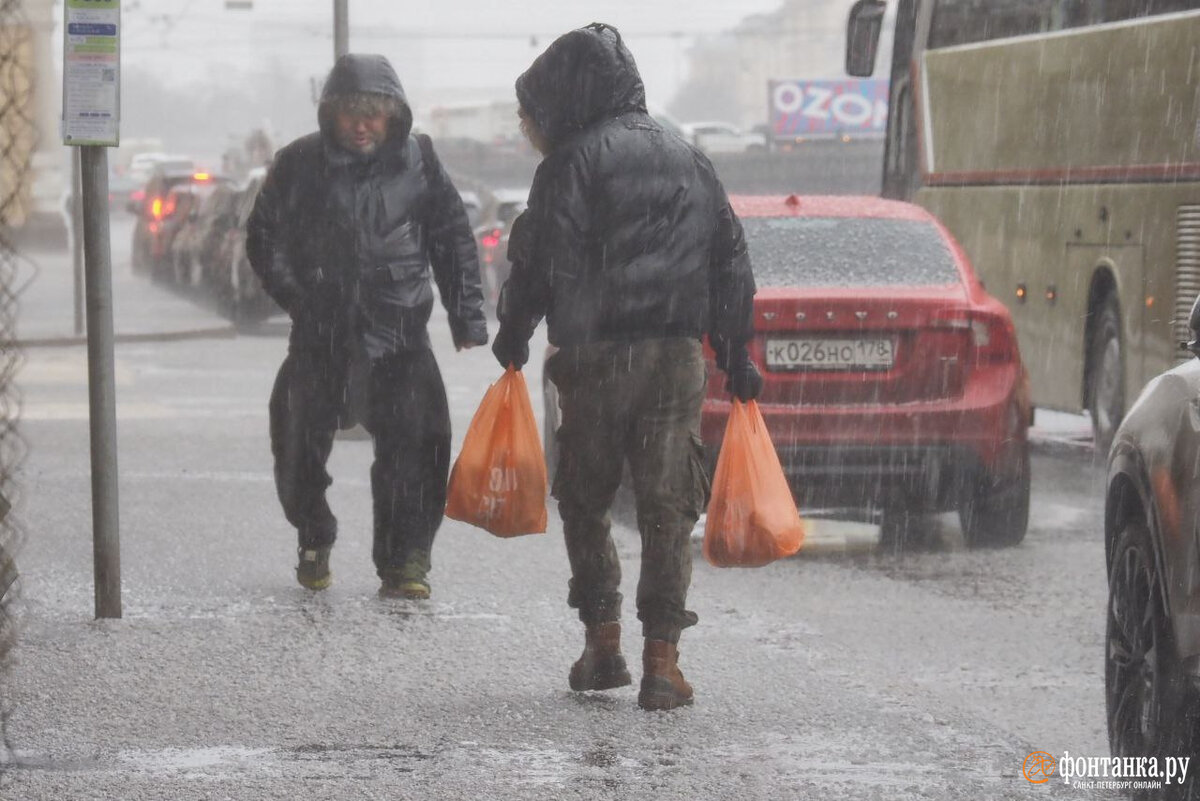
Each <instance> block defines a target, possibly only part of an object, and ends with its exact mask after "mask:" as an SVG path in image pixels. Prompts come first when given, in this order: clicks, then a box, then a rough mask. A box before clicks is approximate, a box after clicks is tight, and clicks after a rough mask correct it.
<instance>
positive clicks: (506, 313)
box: [496, 154, 589, 342]
mask: <svg viewBox="0 0 1200 801" xmlns="http://www.w3.org/2000/svg"><path fill="white" fill-rule="evenodd" d="M586 185H587V179H586V176H585V174H584V170H583V168H582V161H581V160H580V159H575V160H574V161H572V162H571V163H565V164H564V163H563V161H562V157H561V156H560V155H556V154H552V155H551V156H549V157H547V158H546V159H544V160H543V161H542V163H541V164H539V165H538V169H537V172H536V173H535V174H534V177H533V186H532V188H531V189H530V190H529V206H528V208H526V210H525V211H524V212H522V213H521V216H519V217H517V219H516V220H514V221H513V227H512V231H511V232H510V233H509V238H508V261H509V263H510V264H511V265H512V269H511V271H510V272H509V275H508V280H507V281H505V282H504V287H503V288H502V289H501V290H500V301H499V303H498V304H497V308H496V316H497V318H499V320H500V326H501V328H502V329H504V330H505V332H506V334H507V335H509V336H514V337H519V338H520V340H521V341H522V342H527V341H529V338H530V337H531V336H533V331H534V329H535V328H537V325H538V323H539V322H541V319H542V318H543V317H545V316H546V315H547V314H548V313H549V312H550V302H551V297H552V292H553V290H552V288H551V284H550V282H551V278H552V275H553V274H554V273H558V274H559V275H560V276H579V275H581V274H582V273H583V272H584V270H583V267H582V265H579V264H576V263H574V261H573V260H575V259H579V258H582V254H583V253H584V252H585V251H586V248H585V244H584V243H585V240H586V237H587V232H588V230H589V217H588V211H587V203H586V201H585V198H586ZM566 280H571V279H570V278H568V279H566Z"/></svg>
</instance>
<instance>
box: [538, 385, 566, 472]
mask: <svg viewBox="0 0 1200 801" xmlns="http://www.w3.org/2000/svg"><path fill="white" fill-rule="evenodd" d="M542 405H543V411H544V414H543V416H542V448H543V450H544V452H545V454H546V481H547V483H548V484H550V483H553V482H554V473H555V470H557V468H558V426H559V424H560V423H561V422H562V420H561V417H562V414H561V412H560V411H559V408H558V388H557V387H555V386H554V382H552V381H551V380H550V379H549V378H547V377H545V376H542Z"/></svg>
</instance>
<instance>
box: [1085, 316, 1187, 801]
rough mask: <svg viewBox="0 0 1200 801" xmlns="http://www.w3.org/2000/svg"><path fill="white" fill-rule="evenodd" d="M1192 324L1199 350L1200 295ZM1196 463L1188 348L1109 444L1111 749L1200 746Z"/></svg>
mask: <svg viewBox="0 0 1200 801" xmlns="http://www.w3.org/2000/svg"><path fill="white" fill-rule="evenodd" d="M1190 326H1191V331H1192V341H1191V342H1189V343H1188V349H1189V350H1191V351H1192V353H1193V354H1197V355H1200V344H1198V343H1197V340H1198V339H1200V299H1197V302H1196V303H1195V305H1193V306H1192V313H1191V319H1190ZM1198 466H1200V361H1198V360H1197V359H1195V358H1192V359H1189V360H1188V361H1186V362H1185V363H1183V364H1180V365H1179V366H1177V367H1175V368H1174V369H1172V370H1168V371H1166V372H1165V373H1162V374H1161V375H1159V376H1158V377H1157V378H1154V379H1152V380H1151V381H1150V383H1149V384H1147V385H1146V387H1145V389H1143V390H1142V393H1141V395H1140V396H1139V397H1138V399H1137V401H1136V402H1135V403H1134V404H1133V407H1132V408H1131V409H1130V410H1129V413H1128V414H1127V415H1126V416H1125V419H1124V421H1123V422H1122V423H1121V425H1120V427H1119V428H1118V429H1117V431H1116V434H1115V436H1114V438H1113V444H1112V448H1111V449H1110V451H1109V454H1108V473H1107V480H1106V484H1105V487H1106V494H1105V504H1104V543H1105V556H1106V560H1107V565H1108V588H1109V590H1108V591H1109V600H1108V607H1107V615H1106V616H1107V634H1106V648H1105V651H1106V660H1105V662H1106V664H1105V671H1104V673H1105V696H1106V701H1107V715H1108V738H1109V745H1110V748H1111V750H1112V754H1113V755H1114V756H1120V757H1139V756H1146V757H1159V758H1160V762H1161V761H1162V758H1163V757H1190V756H1197V738H1196V733H1197V728H1196V727H1197V721H1198V719H1200V540H1198V539H1197V530H1198V529H1197V522H1196V521H1197V520H1200V481H1198V480H1197V469H1198ZM1193 761H1194V760H1193ZM1171 789H1175V790H1176V791H1178V790H1180V789H1181V788H1178V787H1176V788H1166V787H1164V791H1163V794H1162V796H1161V797H1164V798H1167V797H1170V798H1175V797H1178V796H1177V795H1168V794H1167V793H1168V791H1169V790H1171ZM1154 797H1156V798H1158V797H1160V796H1159V795H1158V794H1156V795H1155V796H1154Z"/></svg>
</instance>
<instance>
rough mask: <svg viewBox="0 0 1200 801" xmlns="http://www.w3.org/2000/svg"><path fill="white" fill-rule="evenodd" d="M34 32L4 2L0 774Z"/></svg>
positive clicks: (7, 753)
mask: <svg viewBox="0 0 1200 801" xmlns="http://www.w3.org/2000/svg"><path fill="white" fill-rule="evenodd" d="M32 35H33V34H32V32H31V30H30V28H29V26H28V24H27V22H26V19H25V16H24V14H23V10H22V5H21V2H20V0H0V177H3V179H4V180H0V769H2V768H3V766H4V765H6V764H10V763H11V761H12V749H11V747H10V744H9V740H8V736H7V722H8V719H9V715H10V714H11V711H12V698H11V694H10V692H9V690H8V686H9V683H8V682H7V681H6V677H7V670H8V666H9V660H10V658H11V656H12V652H13V649H14V648H15V646H16V642H17V617H16V603H17V589H18V582H17V579H18V573H17V567H16V562H15V560H14V556H15V554H16V551H17V546H18V544H19V542H20V539H21V528H20V525H19V522H18V516H17V515H16V514H15V513H13V511H12V509H13V507H14V505H15V504H16V501H17V497H18V495H17V488H16V486H15V483H14V477H15V474H16V471H17V469H18V467H19V465H20V464H21V461H22V460H23V458H24V456H25V443H24V441H23V440H22V438H21V436H20V433H19V431H18V428H17V423H18V419H19V417H20V407H21V401H20V396H19V394H18V392H17V387H16V373H17V370H18V368H19V367H20V364H21V355H20V353H19V352H18V351H17V349H16V348H15V347H13V345H12V343H13V342H14V341H15V339H16V319H17V292H18V286H17V282H18V267H19V261H18V257H17V253H16V251H15V250H14V248H13V247H12V245H11V238H10V237H9V235H8V231H7V230H6V228H5V225H4V221H5V220H7V219H10V212H11V211H12V210H13V209H14V208H16V207H17V206H18V205H19V204H21V203H22V202H24V196H23V193H24V192H26V191H27V187H28V181H29V176H30V173H31V163H30V160H31V153H32V149H33V148H32V145H33V142H34V141H35V137H36V133H35V128H34V122H33V116H32V115H33V111H32V102H33V101H32V83H33V78H34V76H33V75H31V74H30V69H29V66H28V65H29V63H30V59H29V53H30V50H31V47H32V44H31V41H30V37H31V36H32Z"/></svg>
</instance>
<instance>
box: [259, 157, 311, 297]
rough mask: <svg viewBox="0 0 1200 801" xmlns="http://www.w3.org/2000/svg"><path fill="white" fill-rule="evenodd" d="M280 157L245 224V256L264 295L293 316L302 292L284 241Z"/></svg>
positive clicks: (282, 160)
mask: <svg viewBox="0 0 1200 801" xmlns="http://www.w3.org/2000/svg"><path fill="white" fill-rule="evenodd" d="M281 156H282V157H281V158H279V159H277V160H276V162H275V164H274V165H272V167H271V169H270V171H269V172H268V173H267V177H266V180H264V181H263V185H262V189H260V190H259V193H258V197H257V198H256V199H255V201H254V208H253V209H252V210H251V212H250V218H249V219H248V220H247V221H246V256H247V257H248V258H249V260H250V266H251V267H253V268H254V272H255V274H256V275H258V279H259V280H260V281H262V285H263V289H265V290H266V292H267V294H268V295H270V296H271V298H272V299H273V300H274V301H275V302H276V303H278V304H279V305H280V307H281V308H282V309H283V310H284V311H286V312H287V313H288V314H290V315H291V316H293V317H295V316H296V314H297V312H298V311H299V310H300V306H301V303H302V301H303V300H304V295H305V292H304V288H303V286H301V284H300V281H299V280H298V279H297V277H296V271H295V269H294V266H293V265H292V263H291V260H290V259H289V258H288V252H287V250H288V249H287V245H286V243H285V242H284V239H285V237H286V236H287V231H286V226H285V224H284V213H285V210H284V208H283V194H284V191H285V190H284V187H283V186H282V184H283V183H285V179H286V175H287V161H288V160H287V158H286V156H285V155H284V154H281Z"/></svg>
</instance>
